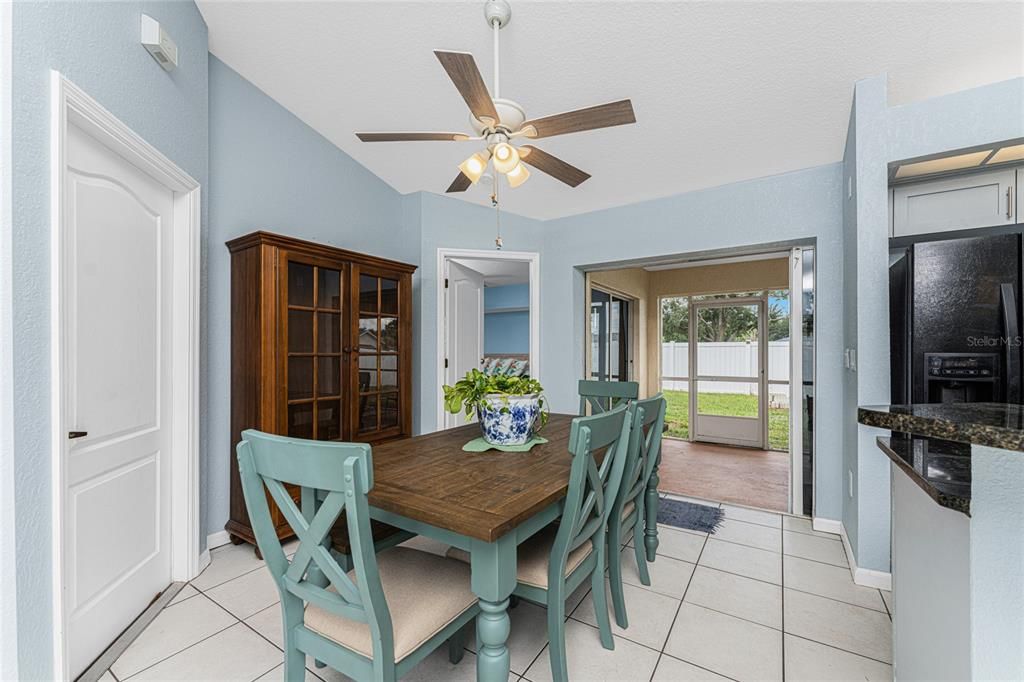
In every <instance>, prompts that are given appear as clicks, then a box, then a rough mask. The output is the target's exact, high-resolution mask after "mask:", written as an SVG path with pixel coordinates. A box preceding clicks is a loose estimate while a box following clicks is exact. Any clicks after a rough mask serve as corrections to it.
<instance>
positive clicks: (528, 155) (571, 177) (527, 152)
mask: <svg viewBox="0 0 1024 682" xmlns="http://www.w3.org/2000/svg"><path fill="white" fill-rule="evenodd" d="M519 158H521V159H522V160H523V161H525V162H526V163H528V164H530V165H531V166H533V167H534V168H536V169H537V170H540V171H544V172H545V173H547V174H548V175H550V176H551V177H553V178H555V179H556V180H561V181H562V182H564V183H565V184H567V185H569V186H570V187H576V186H578V185H579V184H580V183H582V182H584V181H585V180H587V179H589V178H590V173H584V172H583V171H581V170H580V169H579V168H577V167H576V166H574V165H572V164H571V163H566V162H565V161H562V160H561V159H560V158H558V157H557V156H552V155H551V154H548V153H547V152H546V151H544V150H542V149H537V148H536V147H534V146H533V145H529V144H527V145H523V146H522V147H520V148H519Z"/></svg>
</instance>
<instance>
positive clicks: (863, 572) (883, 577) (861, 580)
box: [853, 568, 892, 592]
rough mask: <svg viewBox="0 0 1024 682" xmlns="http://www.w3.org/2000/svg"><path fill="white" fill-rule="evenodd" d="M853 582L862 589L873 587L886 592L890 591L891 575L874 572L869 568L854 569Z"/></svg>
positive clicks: (883, 572)
mask: <svg viewBox="0 0 1024 682" xmlns="http://www.w3.org/2000/svg"><path fill="white" fill-rule="evenodd" d="M853 582H855V583H857V584H858V585H863V586H864V587H874V588H876V589H879V590H885V591H886V592H891V591H892V573H886V572H885V571H875V570H872V569H870V568H855V569H854V571H853Z"/></svg>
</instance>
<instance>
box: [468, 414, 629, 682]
mask: <svg viewBox="0 0 1024 682" xmlns="http://www.w3.org/2000/svg"><path fill="white" fill-rule="evenodd" d="M631 417H632V415H631V414H630V412H629V411H628V410H627V407H626V406H625V405H620V406H619V407H617V408H615V409H613V410H610V411H608V412H604V413H601V414H598V415H594V416H590V417H577V418H576V419H574V420H573V422H572V427H571V429H570V432H569V453H570V454H571V455H572V466H571V469H570V472H569V489H568V493H567V494H566V498H565V505H564V508H563V511H562V517H561V519H560V520H559V521H558V524H557V526H556V525H551V526H548V527H547V528H545V529H543V530H541V531H539V532H538V533H537V534H536V535H534V536H533V537H531V538H529V539H527V540H526V541H525V542H523V543H522V544H520V545H519V547H518V549H517V553H518V562H517V563H518V565H517V571H516V573H517V575H516V580H517V584H516V588H515V590H514V592H513V596H516V597H520V598H522V599H526V600H528V601H532V602H534V603H537V604H544V605H546V606H547V610H548V615H547V618H548V640H549V647H548V650H549V652H550V656H551V670H552V674H553V676H554V679H555V680H556V681H557V682H566V681H567V680H568V679H569V678H568V669H567V667H566V656H565V601H566V599H568V598H569V596H570V595H571V594H572V593H573V592H574V591H575V590H576V588H577V587H579V586H580V585H581V584H583V582H584V581H585V580H588V579H589V580H590V581H591V587H592V594H593V595H594V596H593V599H594V610H595V612H596V613H597V622H598V627H599V630H600V637H601V645H602V646H603V647H604V648H605V649H614V648H615V643H614V640H613V638H612V626H611V620H610V619H609V617H608V602H607V599H606V597H605V586H604V572H605V568H606V566H607V556H606V553H607V539H606V534H605V531H606V528H607V523H608V514H609V512H610V511H611V507H612V501H613V500H614V499H615V494H616V492H617V490H618V487H619V482H620V481H621V479H622V470H623V467H624V466H625V462H626V450H627V448H628V447H629V434H630V429H631V428H632V421H631ZM602 451H604V457H603V459H602V460H601V462H600V463H598V461H597V457H595V455H597V454H599V453H601V452H602ZM449 556H452V557H455V558H459V559H461V560H464V561H468V560H469V557H468V555H467V554H466V553H465V552H462V551H461V550H457V549H453V550H449Z"/></svg>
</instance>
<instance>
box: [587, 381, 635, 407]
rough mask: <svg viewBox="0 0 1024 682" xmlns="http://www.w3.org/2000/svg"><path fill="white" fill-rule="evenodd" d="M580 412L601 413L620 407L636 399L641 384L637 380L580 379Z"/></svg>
mask: <svg viewBox="0 0 1024 682" xmlns="http://www.w3.org/2000/svg"><path fill="white" fill-rule="evenodd" d="M579 394H580V414H586V413H587V405H590V412H591V414H600V413H601V412H606V411H608V410H610V409H613V408H615V407H618V406H619V405H620V404H621V403H623V402H626V401H629V400H636V398H637V396H638V395H640V384H638V383H637V382H635V381H590V380H587V379H580V384H579Z"/></svg>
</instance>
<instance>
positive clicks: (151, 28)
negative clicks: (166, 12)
mask: <svg viewBox="0 0 1024 682" xmlns="http://www.w3.org/2000/svg"><path fill="white" fill-rule="evenodd" d="M142 46H143V47H145V48H146V49H147V50H149V53H150V54H151V55H153V59H155V60H157V62H159V63H160V66H162V67H164V71H171V70H172V69H174V67H176V66H177V65H178V46H177V45H175V44H174V41H173V40H171V37H170V36H169V35H167V31H165V30H164V28H163V26H161V25H160V22H159V21H157V20H156V19H154V18H153V17H151V16H149V15H146V14H143V15H142Z"/></svg>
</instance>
